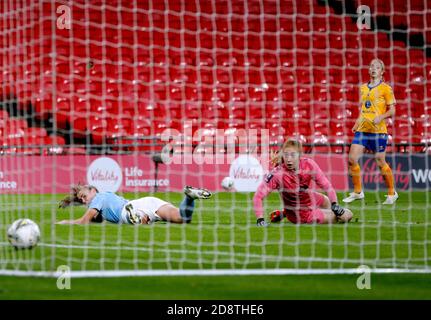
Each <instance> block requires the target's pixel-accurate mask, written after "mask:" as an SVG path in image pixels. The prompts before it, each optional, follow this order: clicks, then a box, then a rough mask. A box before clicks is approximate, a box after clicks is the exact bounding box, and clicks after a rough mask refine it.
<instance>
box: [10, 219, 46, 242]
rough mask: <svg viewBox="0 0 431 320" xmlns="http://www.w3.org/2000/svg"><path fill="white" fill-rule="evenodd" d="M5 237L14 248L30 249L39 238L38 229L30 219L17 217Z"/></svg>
mask: <svg viewBox="0 0 431 320" xmlns="http://www.w3.org/2000/svg"><path fill="white" fill-rule="evenodd" d="M7 238H8V240H9V242H10V244H11V245H12V246H13V247H14V248H15V249H31V248H34V247H35V246H36V245H37V243H38V242H39V240H40V229H39V226H38V225H37V224H36V222H34V221H32V220H30V219H18V220H16V221H14V222H13V223H12V225H11V226H10V227H9V229H8V230H7Z"/></svg>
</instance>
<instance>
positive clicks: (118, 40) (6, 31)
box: [0, 0, 431, 154]
mask: <svg viewBox="0 0 431 320" xmlns="http://www.w3.org/2000/svg"><path fill="white" fill-rule="evenodd" d="M346 3H347V4H346V6H345V7H344V8H342V11H341V12H340V7H339V6H340V4H339V3H337V1H316V0H306V1H299V2H298V3H295V2H293V1H290V0H281V1H270V0H268V1H235V2H229V1H200V2H195V1H190V2H184V3H182V4H181V3H178V2H177V1H174V0H169V1H153V2H146V1H143V2H141V1H136V2H133V1H130V2H124V1H123V2H122V1H118V0H106V1H97V0H96V1H91V4H90V3H89V2H85V1H81V0H80V1H74V2H73V6H72V15H73V18H72V21H73V23H72V25H71V28H70V29H60V28H58V27H57V26H56V25H55V22H54V21H55V20H53V16H54V17H58V14H57V13H56V8H55V7H54V4H53V3H51V2H41V3H40V4H39V3H34V2H33V1H28V0H23V1H17V2H16V4H15V6H16V7H15V8H14V9H15V10H10V9H11V8H8V6H7V4H6V3H3V4H2V5H1V7H2V8H1V12H2V13H4V14H3V15H2V21H0V23H1V30H3V31H1V33H0V43H2V44H3V48H2V49H1V52H2V54H1V55H2V59H3V67H2V73H1V74H0V77H1V79H0V81H1V83H2V86H1V92H0V94H1V101H2V106H3V110H2V113H0V117H1V118H0V131H1V136H0V139H1V145H2V146H3V147H5V146H9V147H10V148H5V149H2V150H3V151H2V152H8V153H10V152H24V153H39V152H40V151H41V150H42V149H40V147H41V146H43V145H47V146H51V148H48V149H45V151H44V152H46V153H47V154H49V153H50V152H54V153H56V152H60V153H63V152H78V153H84V152H93V151H95V150H98V146H99V147H101V148H102V150H104V151H106V150H109V151H110V152H120V151H121V152H125V151H136V150H140V151H144V152H154V151H158V150H160V145H159V144H158V143H157V137H158V136H159V135H160V133H161V132H162V131H163V130H164V129H166V128H174V129H177V130H179V131H180V132H181V131H182V130H183V127H182V123H183V121H184V120H191V121H192V124H193V129H194V131H195V130H197V129H199V128H206V129H208V130H206V131H205V132H206V134H210V135H211V134H214V132H215V129H217V128H222V129H226V128H234V129H235V128H236V129H238V128H254V129H260V128H266V129H270V134H271V142H272V143H273V144H276V143H278V142H279V141H281V140H282V137H283V136H285V135H287V134H296V135H300V136H301V139H302V140H303V142H305V143H306V144H312V145H315V148H314V149H313V150H314V151H316V152H327V151H333V152H345V151H346V150H347V149H346V148H344V146H346V145H347V144H348V143H349V142H350V140H351V132H350V128H351V126H352V124H353V122H354V120H355V117H356V116H357V112H358V110H357V107H356V102H357V100H358V97H357V91H358V86H359V84H360V83H361V82H365V81H367V79H368V75H367V66H368V63H369V61H370V60H371V59H372V58H373V57H377V56H379V57H381V58H382V59H383V60H384V61H385V63H386V65H387V73H386V75H385V78H386V81H388V82H389V83H391V84H393V86H394V91H395V97H396V98H397V101H398V107H397V108H398V113H397V116H396V119H395V123H396V124H397V125H396V128H395V127H394V126H393V125H392V126H390V128H389V130H390V134H391V136H392V137H391V141H393V142H394V143H395V145H393V146H392V147H393V150H396V151H402V152H403V151H409V152H410V151H417V152H421V151H425V150H426V147H425V145H426V143H429V142H430V140H431V138H430V135H429V126H430V125H429V110H430V108H431V107H430V106H431V102H430V100H429V97H430V96H431V86H429V85H428V82H427V81H428V79H429V77H430V76H431V68H430V63H429V62H430V57H427V55H426V50H425V49H426V48H427V46H429V45H430V43H431V40H430V39H431V36H430V34H429V30H430V28H429V26H428V25H427V24H429V21H431V16H430V14H431V13H430V12H429V10H430V8H425V7H424V2H423V1H417V0H410V1H409V2H408V4H409V5H408V7H407V5H406V3H407V2H405V1H401V0H400V1H398V0H397V1H392V2H388V1H386V2H385V1H383V2H382V1H378V2H377V1H374V0H361V1H346ZM377 3H378V5H376V4H377ZM102 4H106V5H105V7H104V14H101V11H100V6H101V5H102ZM359 4H363V5H368V6H369V7H370V8H371V10H372V12H373V19H374V21H377V22H376V23H375V24H374V28H373V29H372V30H361V31H360V32H358V29H357V27H356V13H355V12H349V11H348V8H349V7H356V6H357V5H359ZM349 5H350V6H349ZM394 6H397V10H396V14H392V13H393V12H394V10H393V9H394ZM23 8H27V9H28V8H31V10H30V11H31V12H30V11H29V10H27V9H25V10H24V9H23ZM400 8H404V9H401V10H400ZM23 13H24V14H26V15H27V17H26V19H24V20H23V19H20V18H19V15H20V14H23ZM311 13H312V14H313V15H310V14H311ZM379 19H380V20H379ZM382 19H386V20H388V21H389V30H383V29H382V23H381V22H380V25H379V23H378V22H379V21H381V20H382ZM400 30H404V31H405V32H406V33H407V34H408V37H405V38H404V39H401V38H397V37H396V36H395V35H396V34H397V31H400ZM424 30H428V31H426V32H425V31H424ZM410 35H411V36H417V35H420V37H422V41H423V45H422V47H415V46H412V43H410V41H409V39H410V38H409V36H410ZM403 40H404V41H403ZM6 44H8V45H10V46H13V47H14V48H16V50H13V51H10V50H8V49H7V46H6ZM358 49H359V50H358ZM424 66H425V67H424ZM308 119H314V120H313V121H312V123H310V121H309V120H308ZM403 144H404V145H408V146H402V145H403ZM421 144H422V146H421ZM76 145H83V148H84V149H83V148H76ZM400 145H401V147H399V146H400ZM33 146H34V147H33ZM68 146H69V147H71V148H67V147H68ZM58 147H60V148H58ZM46 150H48V151H46ZM49 150H51V151H49ZM310 150H311V149H310Z"/></svg>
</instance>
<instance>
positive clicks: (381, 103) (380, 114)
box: [343, 59, 398, 204]
mask: <svg viewBox="0 0 431 320" xmlns="http://www.w3.org/2000/svg"><path fill="white" fill-rule="evenodd" d="M384 71H385V65H384V63H383V61H382V60H380V59H373V60H372V61H371V64H370V67H369V74H370V81H369V82H368V83H365V84H363V85H362V86H361V93H360V94H361V112H360V115H359V117H358V119H357V120H356V123H355V125H354V126H353V128H352V131H353V132H354V133H355V137H354V138H353V141H352V145H351V147H350V152H349V174H350V176H351V177H352V182H353V188H354V190H353V192H352V193H350V195H349V196H348V197H347V198H345V199H343V201H344V202H345V203H350V202H352V201H354V200H360V199H364V198H365V195H364V192H363V190H362V183H361V168H360V166H359V163H358V160H359V158H360V157H361V156H362V154H363V152H364V149H368V150H370V151H372V152H374V153H375V159H376V162H377V165H378V166H379V168H380V172H381V174H382V176H383V177H384V180H385V183H386V186H387V188H388V195H387V196H386V200H385V201H384V202H383V204H394V203H395V201H396V200H397V199H398V193H397V192H396V191H395V187H394V176H393V174H392V170H391V168H390V167H389V165H388V163H387V162H386V160H385V158H386V144H387V141H388V134H387V133H388V130H387V128H386V122H385V119H387V118H390V117H392V116H393V115H395V103H396V101H395V97H394V93H393V91H392V88H391V86H389V85H388V84H386V83H385V82H384V81H383V73H384Z"/></svg>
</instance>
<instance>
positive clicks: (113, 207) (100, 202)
mask: <svg viewBox="0 0 431 320" xmlns="http://www.w3.org/2000/svg"><path fill="white" fill-rule="evenodd" d="M127 202H128V201H127V200H126V199H124V198H123V197H120V196H117V195H116V194H115V193H112V192H99V193H97V194H96V196H95V197H94V198H93V200H91V202H90V204H89V205H88V208H89V209H97V210H98V211H99V212H100V214H101V215H102V216H103V219H104V220H107V221H109V222H113V223H120V219H121V210H122V209H123V207H124V205H125V204H126V203H127Z"/></svg>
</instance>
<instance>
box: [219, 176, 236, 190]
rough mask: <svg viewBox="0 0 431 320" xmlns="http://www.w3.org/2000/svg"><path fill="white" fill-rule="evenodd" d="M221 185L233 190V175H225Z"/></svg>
mask: <svg viewBox="0 0 431 320" xmlns="http://www.w3.org/2000/svg"><path fill="white" fill-rule="evenodd" d="M221 186H222V187H223V189H225V190H231V189H232V188H233V179H232V178H231V177H225V178H224V179H223V180H222V182H221Z"/></svg>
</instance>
